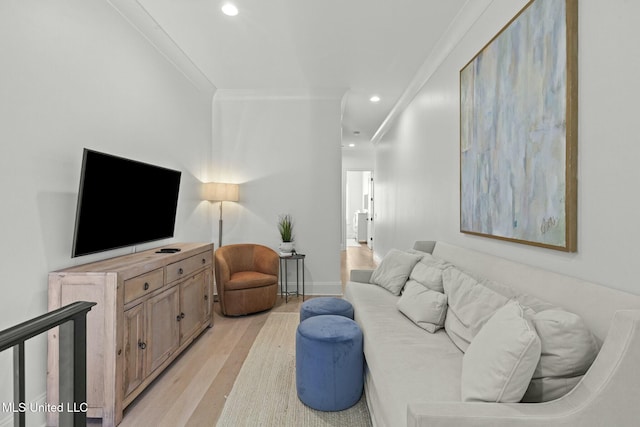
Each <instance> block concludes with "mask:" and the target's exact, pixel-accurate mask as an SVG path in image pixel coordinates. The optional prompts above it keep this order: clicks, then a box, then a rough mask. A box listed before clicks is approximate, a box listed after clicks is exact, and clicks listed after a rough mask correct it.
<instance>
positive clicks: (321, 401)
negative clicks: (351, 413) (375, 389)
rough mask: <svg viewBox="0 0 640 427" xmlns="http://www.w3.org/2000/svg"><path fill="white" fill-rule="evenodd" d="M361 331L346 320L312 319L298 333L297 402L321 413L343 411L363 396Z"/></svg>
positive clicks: (338, 318)
mask: <svg viewBox="0 0 640 427" xmlns="http://www.w3.org/2000/svg"><path fill="white" fill-rule="evenodd" d="M363 384H364V355H363V352H362V331H361V330H360V327H359V326H358V324H357V323H356V322H354V321H353V320H351V319H348V318H346V317H344V316H336V315H323V316H314V317H310V318H308V319H306V320H304V321H303V322H301V323H300V325H298V330H297V332H296V388H297V391H298V398H299V399H300V400H301V401H302V402H303V403H304V404H306V405H307V406H310V407H311V408H313V409H317V410H320V411H341V410H343V409H347V408H349V407H351V406H353V405H355V404H356V403H357V402H358V401H359V400H360V397H361V396H362V389H363Z"/></svg>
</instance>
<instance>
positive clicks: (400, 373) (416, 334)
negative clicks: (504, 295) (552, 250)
mask: <svg viewBox="0 0 640 427" xmlns="http://www.w3.org/2000/svg"><path fill="white" fill-rule="evenodd" d="M414 249H416V250H419V251H423V252H427V253H431V254H432V255H433V256H435V257H437V258H439V259H442V260H444V261H447V262H448V263H451V264H453V265H454V266H455V267H457V268H458V269H460V270H462V271H465V272H468V273H469V274H471V275H473V276H475V277H481V278H486V279H488V280H491V281H496V282H499V283H501V284H502V285H506V287H508V288H511V290H512V291H513V293H514V294H527V295H531V296H533V297H537V298H538V299H541V300H543V301H546V302H548V303H550V304H551V305H554V306H557V307H561V308H562V309H564V310H566V311H569V312H572V313H575V314H577V315H579V316H580V317H581V318H582V320H583V321H584V324H585V325H586V327H587V328H588V329H589V330H590V331H591V332H592V333H593V336H594V337H595V341H596V342H597V346H598V349H599V352H597V357H596V358H595V361H593V363H592V364H591V365H590V368H588V371H586V374H584V376H582V377H581V380H580V381H579V382H578V383H577V385H576V386H575V388H573V389H572V390H571V391H570V392H568V393H567V394H565V395H564V396H562V397H560V398H557V399H555V400H551V401H547V402H544V403H487V402H469V401H463V398H462V392H461V379H462V369H463V359H464V356H465V354H464V352H463V351H462V350H461V349H460V348H459V347H458V346H457V345H456V344H454V342H453V341H452V340H451V338H450V337H449V334H448V333H447V331H446V330H445V329H440V330H437V331H436V332H435V333H429V332H427V331H426V330H424V329H423V328H421V327H419V326H417V325H416V324H415V323H413V322H412V321H411V320H409V318H408V317H407V316H405V315H404V314H403V313H401V312H400V311H399V310H398V308H397V302H398V300H399V299H400V298H401V297H400V296H396V295H394V294H392V293H391V292H389V291H388V290H387V289H385V288H383V287H381V286H378V285H375V284H370V283H369V280H370V279H371V274H372V271H367V270H354V271H352V272H351V281H350V282H349V283H348V284H347V286H346V292H345V298H346V299H347V300H348V301H350V302H351V303H352V304H353V306H354V312H355V320H356V322H358V324H359V325H360V326H361V328H362V331H363V334H364V353H365V359H366V365H367V368H366V377H365V392H366V397H367V402H368V405H369V409H370V412H371V416H372V420H373V422H374V425H376V426H389V427H398V426H425V427H427V426H428V427H436V426H456V427H458V426H483V427H485V426H491V427H496V426H505V427H506V426H509V427H510V426H541V427H542V426H544V427H550V426H580V427H583V426H616V427H619V426H637V425H640V400H639V399H640V296H636V295H632V294H628V293H624V292H620V291H617V290H613V289H610V288H606V287H603V286H598V285H596V284H593V283H589V282H586V281H583V280H579V279H575V278H571V277H567V276H563V275H560V274H556V273H552V272H549V271H545V270H542V269H539V268H534V267H531V266H527V265H523V264H519V263H515V262H511V261H508V260H505V259H502V258H498V257H495V256H492V255H488V254H484V253H480V252H477V251H473V250H470V249H465V248H461V247H457V246H454V245H451V244H447V243H444V242H427V241H423V242H416V244H415V246H414ZM596 351H597V350H596ZM571 386H572V387H573V384H572V385H571Z"/></svg>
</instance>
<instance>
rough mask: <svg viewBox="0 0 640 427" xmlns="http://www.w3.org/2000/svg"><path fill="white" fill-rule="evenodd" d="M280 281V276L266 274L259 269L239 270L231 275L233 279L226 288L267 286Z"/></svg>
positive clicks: (230, 289)
mask: <svg viewBox="0 0 640 427" xmlns="http://www.w3.org/2000/svg"><path fill="white" fill-rule="evenodd" d="M277 281H278V276H274V275H271V274H264V273H260V272H258V271H239V272H237V273H233V274H232V275H231V279H230V280H229V281H228V282H227V284H226V290H228V291H232V290H237V289H248V288H256V287H259V286H267V285H271V284H273V283H276V282H277Z"/></svg>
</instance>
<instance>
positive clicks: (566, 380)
mask: <svg viewBox="0 0 640 427" xmlns="http://www.w3.org/2000/svg"><path fill="white" fill-rule="evenodd" d="M530 320H531V322H532V323H533V325H534V327H535V328H536V332H537V333H538V336H539V337H540V342H541V344H542V355H541V356H540V362H539V363H538V366H537V367H536V370H535V372H534V373H533V379H532V381H531V384H530V386H529V389H528V390H527V392H526V393H525V396H524V398H523V401H525V402H547V401H549V400H554V399H557V398H559V397H562V396H564V395H565V394H566V393H568V392H569V391H571V389H572V388H573V387H575V385H576V384H577V383H578V382H579V381H580V378H581V377H582V375H584V374H585V373H586V372H587V370H588V369H589V367H590V366H591V363H593V361H594V360H595V358H596V356H597V355H598V343H597V342H596V339H595V337H594V336H593V334H592V333H591V331H590V330H589V329H588V328H587V326H586V325H585V323H584V321H583V320H582V318H581V317H580V316H578V315H577V314H575V313H570V312H568V311H565V310H560V309H551V310H544V311H540V312H538V313H535V314H533V315H531V316H530Z"/></svg>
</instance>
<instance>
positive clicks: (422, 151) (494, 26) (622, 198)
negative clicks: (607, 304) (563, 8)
mask: <svg viewBox="0 0 640 427" xmlns="http://www.w3.org/2000/svg"><path fill="white" fill-rule="evenodd" d="M525 3H526V1H523V0H520V1H516V2H514V1H512V0H494V1H493V2H492V3H491V4H490V5H489V7H488V9H487V10H486V11H485V12H484V13H483V14H481V16H479V17H477V16H476V17H471V19H470V20H469V22H473V20H474V19H475V18H477V21H476V22H475V24H474V25H473V26H471V28H470V30H469V31H468V32H466V33H462V34H458V39H459V42H458V43H451V44H450V45H451V46H453V49H452V51H451V52H450V53H448V54H447V53H445V54H443V55H440V57H442V58H444V61H443V62H442V63H441V64H439V65H437V66H436V67H434V68H435V72H434V73H433V74H432V75H431V77H430V78H429V79H428V81H427V83H426V84H425V86H424V87H423V88H422V89H421V90H420V92H419V93H418V95H417V96H416V97H415V99H414V100H413V101H412V102H411V104H410V105H409V106H408V107H407V108H406V109H405V110H404V111H403V112H402V114H401V115H400V116H399V117H398V119H397V120H396V121H395V123H394V125H393V126H392V128H391V130H390V131H389V132H388V133H387V134H386V135H385V136H384V138H383V139H382V141H381V142H380V143H379V144H378V145H377V148H376V175H375V181H376V195H377V204H376V211H377V213H378V217H377V222H376V252H377V254H378V255H384V254H385V253H386V252H387V251H388V250H389V249H390V248H392V247H400V248H406V247H409V246H411V244H412V242H413V241H414V240H416V239H439V240H445V241H448V242H451V243H454V244H458V245H460V246H465V247H470V248H474V249H478V250H481V251H485V252H489V253H492V254H496V255H499V256H503V257H506V258H510V259H513V260H516V261H520V262H525V263H529V264H533V265H536V266H543V267H545V268H548V269H550V270H553V271H558V272H561V273H565V274H569V275H572V276H576V277H580V278H584V279H588V280H591V281H594V282H597V283H601V284H604V285H606V286H609V287H613V288H618V289H622V290H627V291H630V292H633V293H636V294H640V282H639V281H638V277H639V276H640V268H639V267H638V266H639V264H638V261H637V255H638V253H639V252H638V249H637V246H636V244H637V242H638V241H639V240H640V227H638V225H637V224H638V221H637V217H638V211H639V210H640V199H639V198H638V197H637V193H638V192H637V189H636V187H637V183H638V182H640V168H638V166H637V159H638V158H639V157H640V144H639V142H640V139H639V137H638V130H637V125H636V123H637V117H636V116H637V114H638V106H637V100H638V99H639V98H640V80H638V75H640V56H639V55H637V54H635V52H637V51H638V48H637V41H638V40H639V39H640V27H639V26H638V25H637V19H636V17H637V16H639V15H640V2H631V1H626V0H612V1H609V2H598V1H581V2H580V4H579V8H580V10H579V61H578V62H579V66H578V67H579V135H578V162H579V167H578V251H577V252H576V253H572V254H566V253H562V252H558V251H553V250H548V249H541V248H535V247H531V246H526V245H521V244H516V243H508V242H502V241H498V240H494V239H488V238H483V237H475V236H470V235H464V234H461V233H460V232H459V107H458V106H459V80H458V79H459V70H460V69H461V68H462V67H463V66H464V65H465V64H466V63H467V62H468V61H469V60H470V59H471V58H472V57H473V56H474V55H475V54H476V53H477V52H478V51H479V50H480V49H481V48H482V47H483V46H484V45H485V44H486V43H487V42H488V41H489V40H490V39H491V38H492V37H493V36H494V35H495V34H496V33H497V32H498V31H499V30H500V29H501V28H502V26H503V25H504V24H506V23H507V22H508V21H509V20H510V19H511V17H512V16H514V15H515V14H516V13H517V11H518V10H519V9H520V8H521V7H522V6H524V4H525ZM438 56H439V55H434V57H438ZM423 69H429V67H423Z"/></svg>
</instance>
